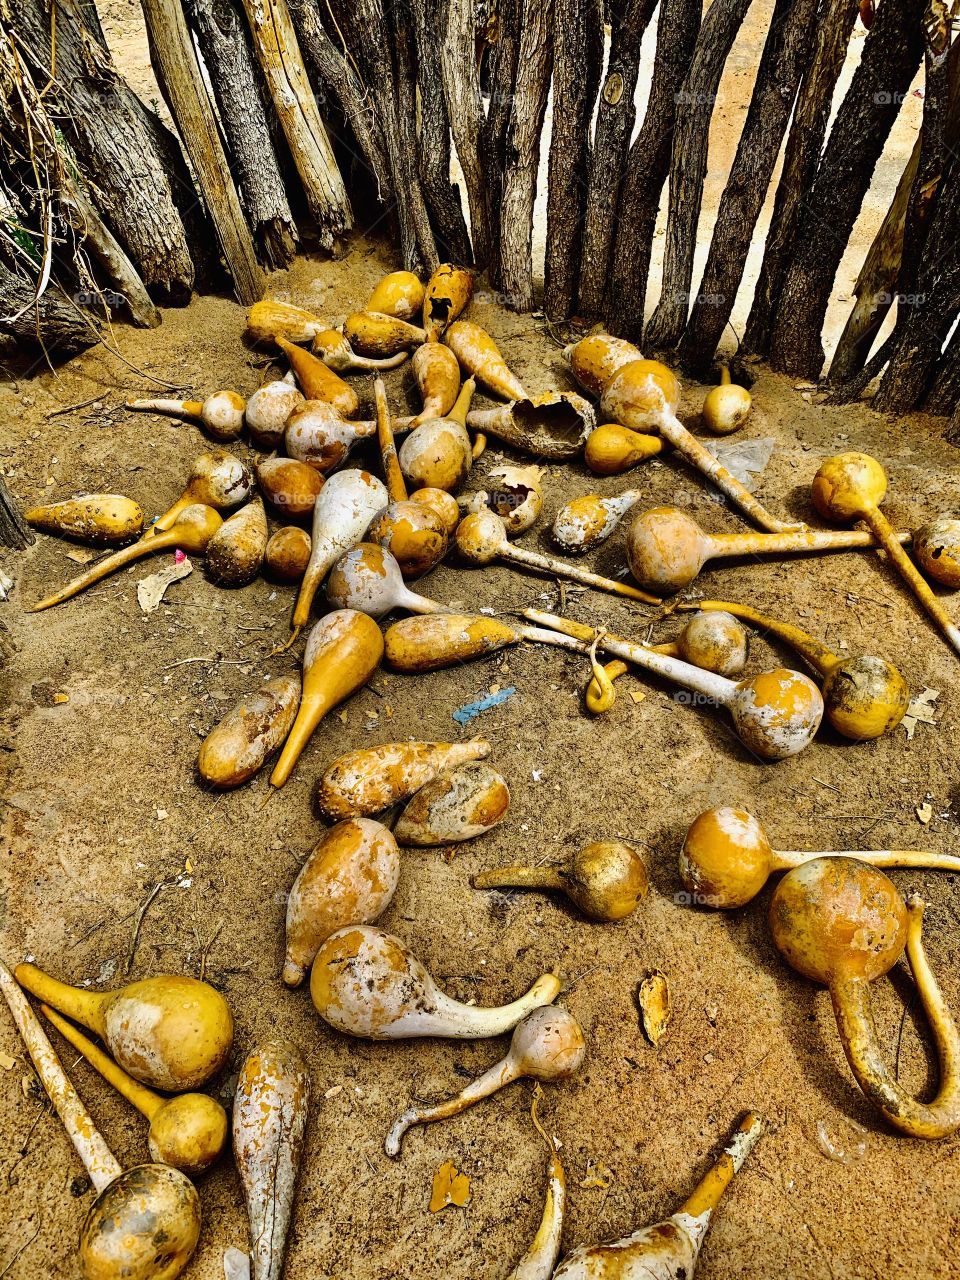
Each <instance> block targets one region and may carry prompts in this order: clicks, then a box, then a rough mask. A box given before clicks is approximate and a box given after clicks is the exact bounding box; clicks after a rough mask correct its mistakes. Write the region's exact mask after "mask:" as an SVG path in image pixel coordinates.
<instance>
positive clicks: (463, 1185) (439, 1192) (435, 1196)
mask: <svg viewBox="0 0 960 1280" xmlns="http://www.w3.org/2000/svg"><path fill="white" fill-rule="evenodd" d="M469 1199H470V1179H469V1178H468V1177H467V1175H466V1174H465V1173H461V1172H460V1170H459V1169H458V1168H457V1166H456V1165H455V1164H454V1163H453V1161H452V1160H445V1161H444V1162H443V1164H442V1165H441V1166H440V1168H439V1169H438V1170H437V1172H436V1173H435V1174H434V1175H433V1193H432V1194H431V1196H430V1212H431V1213H439V1212H440V1210H441V1209H446V1208H447V1206H448V1205H451V1204H454V1205H456V1206H457V1208H458V1209H462V1208H463V1206H464V1205H465V1204H466V1203H467V1201H468V1200H469Z"/></svg>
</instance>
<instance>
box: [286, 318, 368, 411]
mask: <svg viewBox="0 0 960 1280" xmlns="http://www.w3.org/2000/svg"><path fill="white" fill-rule="evenodd" d="M277 346H278V347H279V348H280V349H281V351H282V352H283V353H284V355H285V356H286V357H287V359H288V360H289V361H290V368H291V369H292V370H293V372H294V375H295V376H296V379H297V382H298V383H299V384H300V390H301V391H302V392H303V394H304V395H305V396H306V397H307V399H308V400H322V401H323V402H324V403H326V404H330V405H333V407H334V408H335V409H338V410H339V411H340V413H342V414H343V416H344V417H345V418H352V417H354V415H355V414H356V412H357V410H358V409H359V408H360V401H359V399H358V397H357V393H356V392H355V391H354V389H353V387H351V386H350V384H349V383H348V382H344V380H343V379H342V378H339V377H338V376H337V375H336V374H335V373H334V372H333V370H332V369H330V368H328V367H327V365H326V364H324V362H323V361H322V360H321V359H320V358H319V357H318V356H315V355H312V354H311V353H310V352H309V351H304V349H303V347H297V346H294V344H293V343H292V342H287V341H286V340H285V339H284V338H278V339H277Z"/></svg>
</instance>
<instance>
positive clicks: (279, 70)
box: [151, 0, 353, 251]
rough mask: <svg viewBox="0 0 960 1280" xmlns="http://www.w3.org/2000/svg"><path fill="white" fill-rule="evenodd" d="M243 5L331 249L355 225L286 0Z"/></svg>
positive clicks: (313, 208)
mask: <svg viewBox="0 0 960 1280" xmlns="http://www.w3.org/2000/svg"><path fill="white" fill-rule="evenodd" d="M151 2H152V3H155V2H156V0H151ZM243 7H244V10H245V12H246V15H247V21H248V23H249V25H250V32H251V34H252V36H253V47H254V50H255V52H256V55H257V61H258V62H259V64H260V68H261V70H262V71H263V74H264V77H265V79H266V82H267V85H268V87H269V89H270V97H271V98H272V100H273V105H274V107H275V109H276V112H277V116H278V118H279V120H280V124H281V127H282V128H283V134H284V137H285V138H286V140H287V145H288V147H289V148H290V154H291V155H292V156H293V162H294V164H295V165H296V167H297V172H298V173H299V175H300V182H301V185H302V186H303V192H304V195H305V196H306V199H307V206H308V207H309V209H310V213H311V214H312V216H313V218H314V220H315V222H316V224H317V230H318V232H319V237H320V243H321V244H322V245H323V247H324V248H325V249H326V250H328V251H332V250H333V249H334V247H335V245H336V242H337V239H338V238H339V237H340V236H342V235H343V234H344V233H345V232H347V231H349V230H350V228H351V227H352V226H353V211H352V210H351V208H350V200H349V197H348V196H347V189H346V187H345V186H344V185H343V177H342V175H341V173H340V170H339V168H338V167H337V161H336V157H335V156H334V154H333V147H332V146H331V145H330V138H329V137H328V135H327V130H326V127H325V126H324V123H323V120H322V119H321V118H320V111H319V109H318V108H317V100H316V98H314V96H313V91H312V90H311V88H310V82H309V80H308V78H307V70H306V67H305V66H304V65H303V58H302V56H301V54H300V46H299V45H298V43H297V35H296V32H295V31H294V28H293V22H292V20H291V18H290V13H289V10H288V9H287V5H286V0H243Z"/></svg>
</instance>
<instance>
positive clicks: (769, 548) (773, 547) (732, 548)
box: [705, 528, 879, 560]
mask: <svg viewBox="0 0 960 1280" xmlns="http://www.w3.org/2000/svg"><path fill="white" fill-rule="evenodd" d="M705 536H706V539H707V542H708V543H709V546H710V550H709V558H711V559H714V560H715V559H717V558H718V557H723V556H745V555H751V554H752V553H754V552H763V553H764V554H767V553H769V552H787V551H849V550H850V549H851V548H858V547H876V546H877V545H878V544H879V540H878V539H877V538H876V537H874V535H873V534H872V533H871V532H870V531H869V530H867V529H808V528H803V529H794V530H792V531H791V530H789V529H787V530H782V531H781V530H773V531H772V532H770V533H763V534H760V533H710V534H707V535H705Z"/></svg>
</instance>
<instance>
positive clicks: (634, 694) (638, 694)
mask: <svg viewBox="0 0 960 1280" xmlns="http://www.w3.org/2000/svg"><path fill="white" fill-rule="evenodd" d="M646 696H647V695H646V694H645V693H643V692H642V691H641V690H640V689H631V690H630V697H631V698H632V699H633V701H634V702H635V703H640V702H642V701H643V700H644V698H645V697H646Z"/></svg>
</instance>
